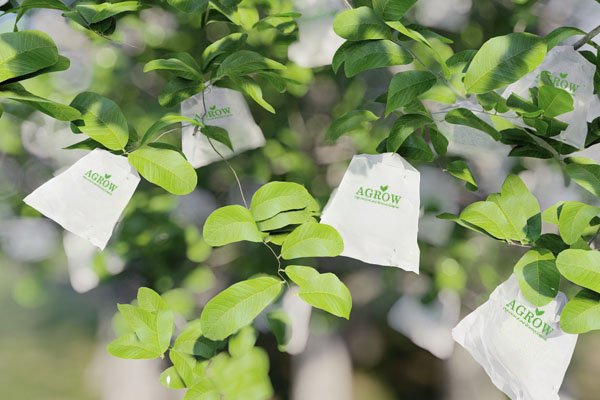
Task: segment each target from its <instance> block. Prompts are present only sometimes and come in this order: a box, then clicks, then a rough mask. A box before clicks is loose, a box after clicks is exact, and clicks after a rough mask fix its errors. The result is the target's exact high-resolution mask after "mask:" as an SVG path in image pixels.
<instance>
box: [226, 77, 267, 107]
mask: <svg viewBox="0 0 600 400" xmlns="http://www.w3.org/2000/svg"><path fill="white" fill-rule="evenodd" d="M230 80H231V85H230V84H228V83H226V82H223V81H221V83H222V85H221V86H224V87H230V88H231V89H234V90H237V91H239V92H242V93H244V94H246V95H247V96H248V97H250V98H251V99H252V100H254V101H255V102H256V104H258V105H259V106H261V107H262V108H264V109H265V110H267V111H268V112H270V113H272V114H275V109H274V108H273V106H272V105H270V104H269V103H267V101H266V100H265V99H264V98H263V92H262V88H261V87H260V85H259V84H258V83H256V81H255V80H254V79H252V78H249V77H246V76H240V77H237V78H235V77H232V78H230Z"/></svg>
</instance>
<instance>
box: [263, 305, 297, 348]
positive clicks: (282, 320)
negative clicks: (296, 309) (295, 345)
mask: <svg viewBox="0 0 600 400" xmlns="http://www.w3.org/2000/svg"><path fill="white" fill-rule="evenodd" d="M267 324H268V325H269V329H270V330H271V332H273V335H275V340H277V348H278V349H279V351H285V348H286V346H287V344H288V342H289V340H290V337H289V336H290V335H288V332H289V329H290V326H291V324H292V321H291V320H290V317H289V316H288V315H287V314H286V313H285V311H283V310H282V309H278V310H273V311H271V312H269V313H268V314H267Z"/></svg>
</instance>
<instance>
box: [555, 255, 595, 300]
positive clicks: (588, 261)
mask: <svg viewBox="0 0 600 400" xmlns="http://www.w3.org/2000/svg"><path fill="white" fill-rule="evenodd" d="M556 266H557V267H558V270H559V271H560V273H561V274H562V275H563V276H564V277H565V278H567V279H568V280H570V281H571V282H573V283H575V284H577V285H579V286H582V287H584V288H586V289H591V290H593V291H595V292H598V291H600V252H598V251H596V250H579V249H567V250H565V251H563V252H562V253H560V254H559V255H558V257H557V258H556Z"/></svg>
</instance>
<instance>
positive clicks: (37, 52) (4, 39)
mask: <svg viewBox="0 0 600 400" xmlns="http://www.w3.org/2000/svg"><path fill="white" fill-rule="evenodd" d="M58 60H59V59H58V49H57V47H56V44H55V43H54V41H53V40H52V38H50V36H48V35H47V34H45V33H44V32H40V31H20V32H8V33H2V34H0V82H4V81H6V80H8V79H12V78H17V77H21V76H24V75H28V74H31V73H34V72H36V71H39V70H41V69H43V68H47V67H50V66H52V65H54V64H56V63H57V62H58Z"/></svg>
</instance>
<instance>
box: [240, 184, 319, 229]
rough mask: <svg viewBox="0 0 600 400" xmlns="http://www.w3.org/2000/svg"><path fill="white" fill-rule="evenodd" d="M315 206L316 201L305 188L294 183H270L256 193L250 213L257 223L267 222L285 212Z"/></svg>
mask: <svg viewBox="0 0 600 400" xmlns="http://www.w3.org/2000/svg"><path fill="white" fill-rule="evenodd" d="M314 205H315V200H314V199H313V197H312V196H311V195H310V193H308V190H306V188H305V187H304V186H302V185H299V184H297V183H294V182H269V183H267V184H266V185H263V186H261V187H260V188H259V189H258V190H257V191H256V193H254V196H253V197H252V201H251V203H250V211H251V212H252V216H253V217H254V219H255V220H256V221H265V220H267V219H269V218H272V217H274V216H275V215H277V214H279V213H281V212H284V211H291V210H302V209H304V208H307V207H313V208H314Z"/></svg>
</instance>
